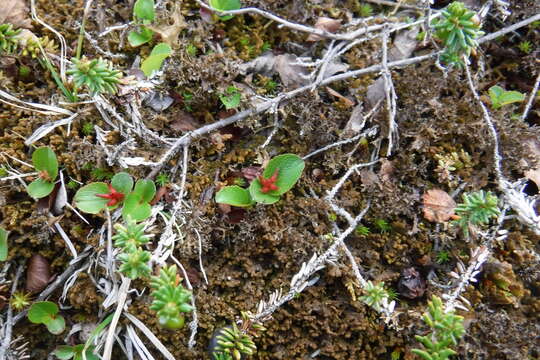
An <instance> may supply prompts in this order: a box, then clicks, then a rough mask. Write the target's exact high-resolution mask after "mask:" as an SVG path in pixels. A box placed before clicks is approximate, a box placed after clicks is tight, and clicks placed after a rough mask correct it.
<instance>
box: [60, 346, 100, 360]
mask: <svg viewBox="0 0 540 360" xmlns="http://www.w3.org/2000/svg"><path fill="white" fill-rule="evenodd" d="M83 352H84V357H83ZM54 355H55V356H56V357H57V358H59V359H60V360H69V359H71V358H73V359H74V360H83V359H84V358H86V360H99V358H98V357H97V356H96V355H94V347H93V346H90V347H89V348H88V349H86V350H85V349H84V344H79V345H75V346H69V345H61V346H59V347H57V348H56V350H54Z"/></svg>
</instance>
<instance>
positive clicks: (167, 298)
mask: <svg viewBox="0 0 540 360" xmlns="http://www.w3.org/2000/svg"><path fill="white" fill-rule="evenodd" d="M150 286H151V287H152V289H153V291H152V297H153V298H154V300H153V301H152V305H151V306H150V309H152V310H154V311H156V313H157V316H158V320H159V324H160V325H161V326H163V327H165V328H167V329H171V330H175V329H181V328H182V327H184V322H185V319H184V315H183V313H187V312H191V311H192V310H193V307H192V306H191V304H189V301H190V300H191V293H190V292H189V291H187V290H186V289H184V287H183V286H182V284H180V278H179V277H177V276H176V266H175V265H173V266H166V267H163V268H162V269H161V271H160V272H159V276H153V277H152V280H151V282H150Z"/></svg>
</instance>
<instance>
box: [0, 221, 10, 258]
mask: <svg viewBox="0 0 540 360" xmlns="http://www.w3.org/2000/svg"><path fill="white" fill-rule="evenodd" d="M8 235H9V232H7V231H6V230H5V229H4V228H0V261H6V260H7V256H8V242H7V239H8Z"/></svg>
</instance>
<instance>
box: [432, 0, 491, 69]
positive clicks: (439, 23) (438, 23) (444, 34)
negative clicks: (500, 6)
mask: <svg viewBox="0 0 540 360" xmlns="http://www.w3.org/2000/svg"><path fill="white" fill-rule="evenodd" d="M441 14H442V17H441V18H440V19H435V20H433V22H432V25H433V26H434V28H435V34H434V35H435V37H436V38H438V39H439V40H441V41H442V42H443V43H444V51H443V53H442V55H441V60H442V61H443V62H444V63H446V64H450V65H457V66H461V65H463V61H462V60H461V58H462V57H463V55H465V56H467V57H469V56H470V54H471V52H472V51H473V50H474V49H476V47H477V46H478V43H477V42H476V39H478V38H479V37H480V36H482V35H483V34H484V33H483V32H482V31H481V30H480V27H481V24H480V20H479V19H478V16H477V15H476V13H475V12H474V11H471V10H469V9H467V7H466V6H465V5H464V4H463V3H462V2H459V1H454V2H453V3H451V4H450V5H448V6H447V7H446V8H445V9H444V10H442V12H441Z"/></svg>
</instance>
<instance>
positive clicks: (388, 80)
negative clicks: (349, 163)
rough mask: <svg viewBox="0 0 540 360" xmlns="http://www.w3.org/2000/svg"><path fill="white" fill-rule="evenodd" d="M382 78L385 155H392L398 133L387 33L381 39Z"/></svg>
mask: <svg viewBox="0 0 540 360" xmlns="http://www.w3.org/2000/svg"><path fill="white" fill-rule="evenodd" d="M382 54H383V55H382V63H381V65H382V76H383V80H384V92H385V95H386V109H387V111H388V149H387V151H386V155H387V156H389V155H391V154H392V150H393V147H394V142H397V137H398V131H397V125H396V112H397V109H396V108H397V105H396V99H397V95H396V91H395V89H394V83H393V81H392V75H391V74H390V70H388V31H383V38H382Z"/></svg>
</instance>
